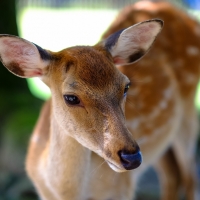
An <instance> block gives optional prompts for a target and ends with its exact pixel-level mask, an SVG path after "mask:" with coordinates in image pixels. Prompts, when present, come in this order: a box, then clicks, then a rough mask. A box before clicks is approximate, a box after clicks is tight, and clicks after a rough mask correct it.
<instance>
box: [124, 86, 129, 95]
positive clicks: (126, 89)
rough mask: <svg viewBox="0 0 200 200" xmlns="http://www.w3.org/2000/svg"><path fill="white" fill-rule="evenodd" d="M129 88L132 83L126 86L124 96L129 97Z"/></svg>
mask: <svg viewBox="0 0 200 200" xmlns="http://www.w3.org/2000/svg"><path fill="white" fill-rule="evenodd" d="M129 88H130V83H129V84H127V85H126V86H125V88H124V96H126V95H127V92H128V89H129Z"/></svg>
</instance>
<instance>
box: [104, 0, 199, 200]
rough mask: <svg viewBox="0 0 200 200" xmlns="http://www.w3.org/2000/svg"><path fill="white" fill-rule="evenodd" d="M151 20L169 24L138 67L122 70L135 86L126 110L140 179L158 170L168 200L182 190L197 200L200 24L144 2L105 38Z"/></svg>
mask: <svg viewBox="0 0 200 200" xmlns="http://www.w3.org/2000/svg"><path fill="white" fill-rule="evenodd" d="M151 18H160V19H162V20H163V21H164V22H165V26H164V28H163V30H162V32H161V34H160V36H159V37H158V39H157V40H156V42H155V44H154V45H153V47H152V49H151V51H150V52H149V53H148V54H147V55H146V56H145V57H144V58H143V59H142V60H141V61H140V62H138V63H136V64H132V65H129V66H122V65H121V66H118V69H119V70H120V71H121V72H122V73H123V74H125V75H126V76H127V77H128V78H129V80H131V88H130V90H129V93H128V96H127V103H126V105H125V111H126V112H125V113H126V119H127V127H128V129H129V130H130V131H131V133H132V135H133V137H134V139H135V140H136V141H137V143H138V144H139V146H140V149H141V152H142V154H143V164H142V166H141V167H140V168H139V172H136V174H140V171H142V170H143V169H144V168H145V167H146V166H148V165H149V164H151V165H154V166H155V167H156V169H157V171H158V174H159V177H160V182H161V186H162V187H161V189H162V199H163V200H177V199H179V198H178V196H179V192H180V187H181V186H183V187H184V190H185V196H186V197H187V200H194V199H196V200H197V199H200V197H198V195H197V191H196V189H197V186H196V177H197V176H196V174H195V149H196V142H197V132H198V118H197V112H196V109H195V106H194V97H195V92H196V88H197V84H198V81H199V77H200V25H199V23H198V22H197V21H196V20H195V19H193V18H192V17H190V16H189V15H188V14H187V13H185V12H184V11H183V10H180V9H178V8H176V7H175V6H174V5H171V4H169V3H167V2H161V1H156V2H151V1H140V2H137V3H136V4H133V5H130V6H127V7H126V8H124V9H123V10H122V11H121V12H120V13H119V15H118V16H117V17H116V19H115V20H114V22H113V23H112V24H111V26H110V27H109V28H108V30H107V31H106V32H105V33H104V35H103V38H106V37H107V36H108V35H110V34H111V33H113V32H116V31H118V30H121V29H123V28H127V27H128V26H130V25H131V24H134V23H138V22H140V21H143V20H148V19H151ZM155 147H156V148H155ZM133 173H134V172H133Z"/></svg>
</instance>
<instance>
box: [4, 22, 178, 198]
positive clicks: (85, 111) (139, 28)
mask: <svg viewBox="0 0 200 200" xmlns="http://www.w3.org/2000/svg"><path fill="white" fill-rule="evenodd" d="M162 25H163V22H162V21H161V20H159V19H153V20H147V21H145V22H141V23H139V24H136V25H133V26H131V27H129V28H127V29H125V30H122V31H118V32H116V33H114V34H113V35H111V36H109V37H108V38H107V39H104V40H102V41H101V42H99V43H98V44H97V45H95V46H76V47H70V48H66V49H64V50H62V51H59V52H51V51H48V50H44V49H42V48H41V47H39V46H37V45H35V44H33V43H31V42H29V41H27V40H24V39H22V38H19V37H16V36H11V35H0V58H1V61H2V63H3V64H4V66H5V67H6V68H7V69H8V70H9V71H11V72H12V73H14V74H15V75H17V76H19V77H23V78H28V77H41V79H42V80H43V81H44V83H46V84H47V85H48V86H49V88H50V89H51V93H52V98H51V100H49V101H47V102H46V103H45V105H44V107H43V109H42V111H41V115H40V117H39V119H38V122H37V125H36V127H35V130H34V132H33V135H32V137H31V140H30V146H29V150H28V156H27V160H26V169H27V172H28V175H29V177H30V179H31V180H32V181H33V183H34V185H35V187H36V189H37V191H38V193H39V196H40V197H41V199H42V200H89V199H90V200H91V199H95V200H100V199H101V200H109V199H110V200H111V199H112V200H114V199H115V200H119V199H121V200H125V199H126V200H128V199H130V200H131V199H132V198H133V188H134V181H133V180H132V173H134V172H133V171H131V170H132V169H134V168H137V167H138V166H139V165H140V164H141V162H142V155H141V152H140V149H139V146H138V145H137V143H136V141H135V139H134V134H131V132H130V131H129V130H128V128H127V126H126V121H125V113H124V106H125V101H126V95H127V92H128V89H129V87H130V80H129V79H128V78H127V76H125V75H124V74H123V73H121V72H120V71H119V70H118V69H117V68H116V66H115V65H118V64H128V63H133V62H135V61H136V60H138V59H139V58H141V57H142V56H143V55H144V54H145V53H146V52H147V51H148V50H149V48H150V47H151V45H152V43H153V42H154V40H155V38H156V36H157V35H158V33H159V32H160V30H161V28H162ZM171 79H172V81H171V82H172V83H171V82H170V83H171V84H175V83H174V79H173V78H171ZM171 79H170V80H171ZM133 88H134V84H133ZM171 88H172V89H171V90H170V91H171V93H172V97H171V96H170V97H171V98H172V102H173V103H174V104H175V105H178V104H179V101H178V100H179V99H178V97H177V88H176V87H174V86H173V87H171ZM173 95H174V96H173ZM162 98H163V97H162ZM133 104H134V102H133ZM170 111H171V112H170V114H171V115H170V119H172V120H176V118H177V115H178V114H179V110H178V109H177V106H175V107H172V108H171V110H170ZM127 112H130V110H129V111H127ZM131 112H133V113H134V112H135V111H134V110H132V111H131ZM172 113H173V114H172ZM136 120H137V119H136ZM133 123H134V120H133ZM165 127H167V128H169V129H170V130H169V131H168V132H167V133H165V135H164V136H163V137H164V138H166V140H169V139H168V138H171V137H172V136H171V135H172V134H173V131H174V127H171V126H168V125H167V124H166V125H165ZM171 129H172V130H171ZM162 134H163V133H162ZM142 137H143V136H142ZM152 140H153V141H155V140H157V136H153V138H152ZM155 144H157V142H154V143H152V144H149V151H150V152H151V151H152V153H154V152H157V151H160V146H159V145H155ZM147 145H148V144H147ZM144 153H146V152H144ZM149 155H151V153H150V154H149ZM154 156H156V155H154V154H152V155H151V158H153V157H154ZM144 157H146V155H144ZM107 164H108V165H107ZM117 172H126V173H117Z"/></svg>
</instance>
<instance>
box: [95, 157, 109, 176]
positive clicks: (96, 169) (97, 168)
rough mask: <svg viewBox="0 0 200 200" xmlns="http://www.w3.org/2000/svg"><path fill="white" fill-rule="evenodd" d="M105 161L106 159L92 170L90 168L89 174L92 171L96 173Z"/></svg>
mask: <svg viewBox="0 0 200 200" xmlns="http://www.w3.org/2000/svg"><path fill="white" fill-rule="evenodd" d="M105 162H106V161H105V160H104V161H103V162H102V163H101V164H100V165H99V166H98V167H96V168H95V169H94V170H92V172H91V175H93V174H94V173H96V172H97V171H98V170H99V169H100V168H101V166H102V165H103V164H104V163H105Z"/></svg>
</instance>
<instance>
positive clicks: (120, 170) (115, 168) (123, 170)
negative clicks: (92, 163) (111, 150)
mask: <svg viewBox="0 0 200 200" xmlns="http://www.w3.org/2000/svg"><path fill="white" fill-rule="evenodd" d="M107 163H108V165H109V167H110V168H111V169H112V170H114V171H115V172H125V171H127V170H125V169H121V168H118V167H117V166H116V165H114V164H112V163H110V162H109V161H107Z"/></svg>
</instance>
